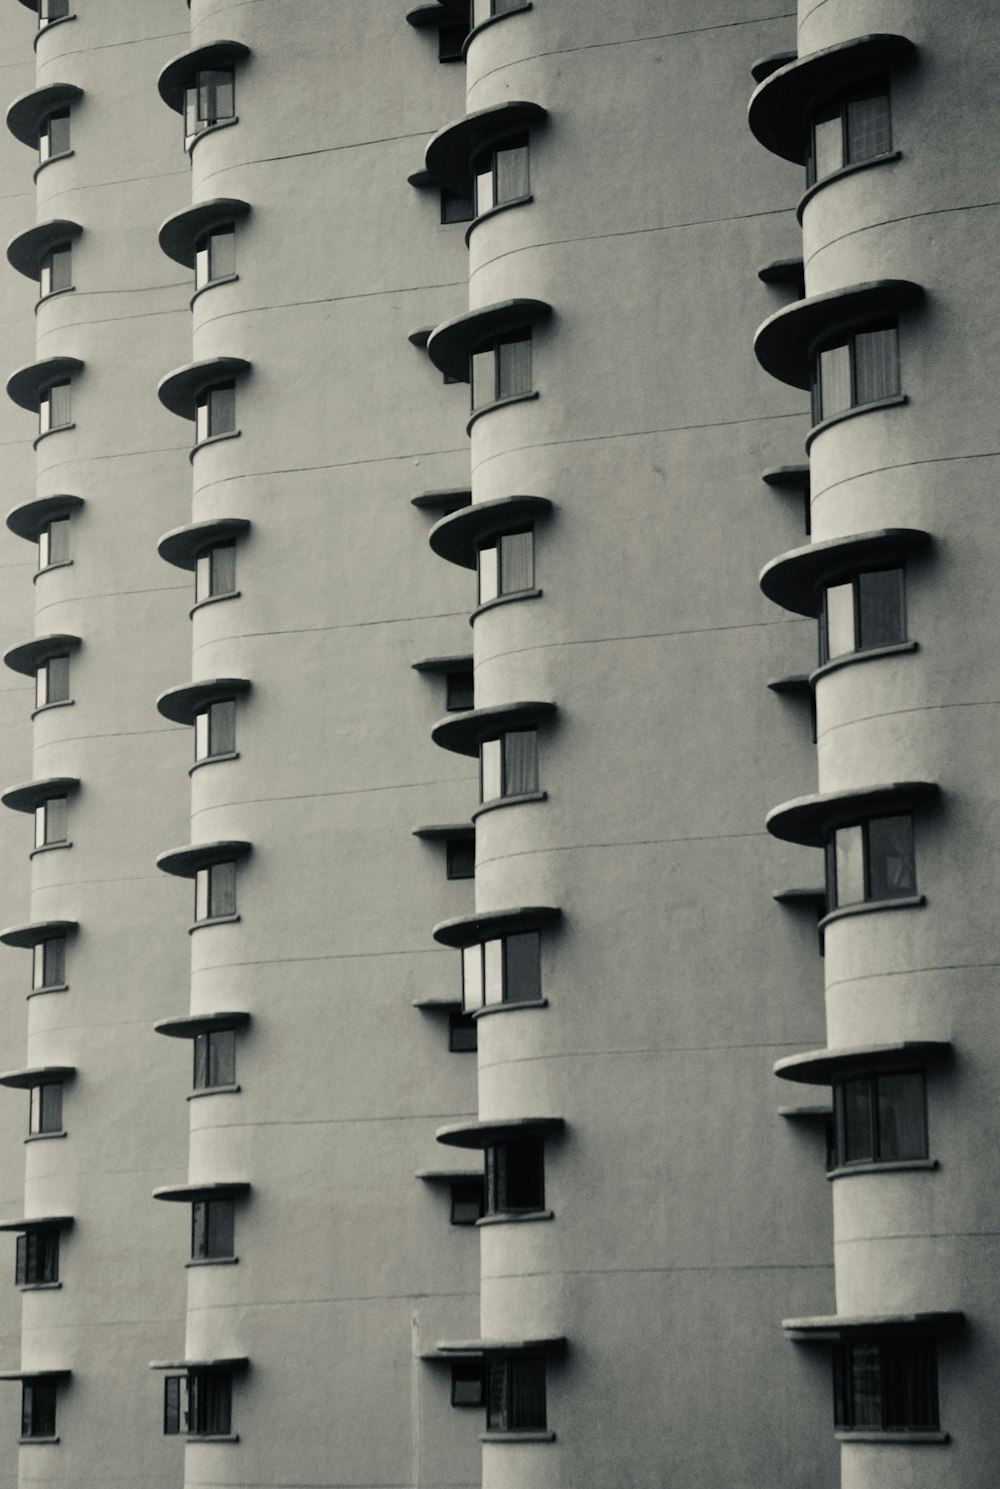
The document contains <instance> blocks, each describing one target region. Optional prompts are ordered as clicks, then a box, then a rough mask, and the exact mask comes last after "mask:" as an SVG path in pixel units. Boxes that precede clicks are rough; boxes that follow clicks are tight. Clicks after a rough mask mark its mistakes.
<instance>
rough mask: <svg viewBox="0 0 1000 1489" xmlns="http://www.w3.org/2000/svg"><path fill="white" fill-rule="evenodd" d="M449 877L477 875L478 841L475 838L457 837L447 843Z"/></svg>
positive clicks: (472, 877)
mask: <svg viewBox="0 0 1000 1489" xmlns="http://www.w3.org/2000/svg"><path fill="white" fill-rule="evenodd" d="M447 864H448V868H447V873H448V878H449V879H474V878H475V877H476V842H475V839H474V838H456V839H455V840H454V841H453V842H450V843H449V844H448V845H447Z"/></svg>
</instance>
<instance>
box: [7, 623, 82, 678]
mask: <svg viewBox="0 0 1000 1489" xmlns="http://www.w3.org/2000/svg"><path fill="white" fill-rule="evenodd" d="M79 646H80V638H79V636H68V635H66V634H65V633H62V632H56V633H53V634H51V635H49V636H35V637H34V639H33V640H31V641H23V642H22V643H21V645H20V646H12V647H11V649H10V651H7V652H4V656H3V663H4V666H5V667H9V668H10V670H11V672H20V673H21V674H22V676H24V677H34V675H35V673H36V672H37V671H38V669H39V667H40V666H41V665H42V663H43V662H48V661H50V660H51V658H52V657H61V656H65V655H66V653H67V652H72V651H76V649H77V648H78V647H79Z"/></svg>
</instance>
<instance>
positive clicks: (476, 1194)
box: [451, 1181, 483, 1225]
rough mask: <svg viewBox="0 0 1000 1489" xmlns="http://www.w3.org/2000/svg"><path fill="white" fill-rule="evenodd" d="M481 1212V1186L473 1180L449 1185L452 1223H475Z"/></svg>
mask: <svg viewBox="0 0 1000 1489" xmlns="http://www.w3.org/2000/svg"><path fill="white" fill-rule="evenodd" d="M482 1213H483V1186H482V1184H481V1183H478V1182H476V1181H473V1182H471V1183H468V1184H453V1185H452V1186H451V1223H452V1225H475V1223H476V1221H477V1220H478V1219H479V1218H480V1216H481V1215H482Z"/></svg>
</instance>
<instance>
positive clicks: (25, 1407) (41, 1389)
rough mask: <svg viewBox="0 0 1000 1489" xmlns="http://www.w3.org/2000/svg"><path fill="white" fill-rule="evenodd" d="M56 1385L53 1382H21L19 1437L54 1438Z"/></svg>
mask: <svg viewBox="0 0 1000 1489" xmlns="http://www.w3.org/2000/svg"><path fill="white" fill-rule="evenodd" d="M55 1435H56V1383H55V1381H54V1380H26V1381H22V1382H21V1436H22V1438H31V1437H55Z"/></svg>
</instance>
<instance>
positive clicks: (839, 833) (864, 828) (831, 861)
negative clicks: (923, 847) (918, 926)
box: [826, 814, 917, 910]
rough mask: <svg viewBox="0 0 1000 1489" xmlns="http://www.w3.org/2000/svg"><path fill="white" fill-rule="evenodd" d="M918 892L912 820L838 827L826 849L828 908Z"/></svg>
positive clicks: (876, 820) (906, 817)
mask: <svg viewBox="0 0 1000 1489" xmlns="http://www.w3.org/2000/svg"><path fill="white" fill-rule="evenodd" d="M916 892H917V867H916V861H915V859H914V852H913V818H912V817H910V816H909V814H906V815H900V816H897V817H872V818H871V819H870V821H868V822H859V823H856V824H855V825H854V826H852V827H838V828H837V829H836V831H835V832H834V833H833V835H832V837H831V838H830V840H829V841H828V843H827V847H826V899H827V908H828V909H831V910H832V909H835V908H836V907H838V906H840V905H858V904H863V903H865V902H866V901H868V900H894V899H901V898H906V897H907V896H909V895H914V894H916Z"/></svg>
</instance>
